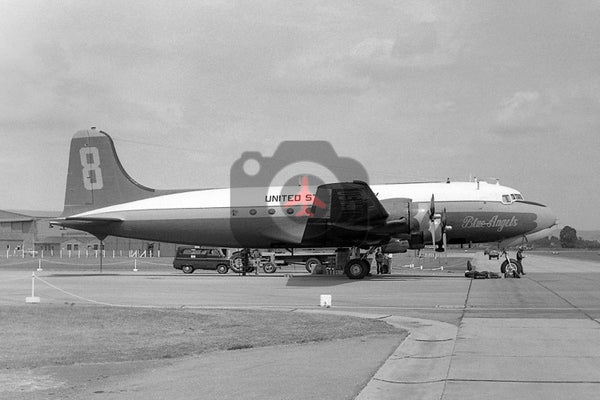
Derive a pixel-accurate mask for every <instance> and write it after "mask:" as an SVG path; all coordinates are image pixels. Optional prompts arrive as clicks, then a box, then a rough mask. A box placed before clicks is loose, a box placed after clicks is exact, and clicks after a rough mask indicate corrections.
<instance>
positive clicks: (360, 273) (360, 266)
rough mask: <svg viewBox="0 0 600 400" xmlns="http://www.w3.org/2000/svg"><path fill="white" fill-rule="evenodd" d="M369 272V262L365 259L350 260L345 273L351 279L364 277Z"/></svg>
mask: <svg viewBox="0 0 600 400" xmlns="http://www.w3.org/2000/svg"><path fill="white" fill-rule="evenodd" d="M368 273H369V264H368V263H367V262H366V261H365V260H360V259H355V260H350V261H348V263H347V264H346V265H345V266H344V274H346V276H347V277H348V278H349V279H363V278H364V277H365V276H367V274H368Z"/></svg>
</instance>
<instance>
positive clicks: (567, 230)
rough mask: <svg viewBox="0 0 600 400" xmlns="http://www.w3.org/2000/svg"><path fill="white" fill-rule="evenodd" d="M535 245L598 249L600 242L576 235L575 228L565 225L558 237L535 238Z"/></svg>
mask: <svg viewBox="0 0 600 400" xmlns="http://www.w3.org/2000/svg"><path fill="white" fill-rule="evenodd" d="M534 243H535V245H536V246H537V247H562V248H567V249H569V248H570V249H600V242H599V241H597V240H585V239H583V238H581V237H579V236H577V230H576V229H575V228H572V227H570V226H568V225H567V226H565V227H564V228H562V229H561V230H560V233H559V237H556V236H552V237H550V238H544V239H540V240H536V241H535V242H534Z"/></svg>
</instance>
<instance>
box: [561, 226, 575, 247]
mask: <svg viewBox="0 0 600 400" xmlns="http://www.w3.org/2000/svg"><path fill="white" fill-rule="evenodd" d="M560 244H561V246H562V247H576V244H577V231H576V230H575V229H574V228H571V227H570V226H568V225H567V226H565V227H564V228H562V229H561V230H560Z"/></svg>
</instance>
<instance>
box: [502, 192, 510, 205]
mask: <svg viewBox="0 0 600 400" xmlns="http://www.w3.org/2000/svg"><path fill="white" fill-rule="evenodd" d="M502 202H503V203H504V204H510V203H512V198H511V197H510V195H509V194H503V195H502Z"/></svg>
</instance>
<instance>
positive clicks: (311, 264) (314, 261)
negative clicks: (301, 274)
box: [304, 257, 322, 273]
mask: <svg viewBox="0 0 600 400" xmlns="http://www.w3.org/2000/svg"><path fill="white" fill-rule="evenodd" d="M321 265H322V263H321V260H319V259H318V258H317V257H311V258H309V259H308V260H306V264H304V268H306V270H307V271H308V272H310V273H312V272H313V271H314V269H315V268H317V267H320V266H321Z"/></svg>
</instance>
